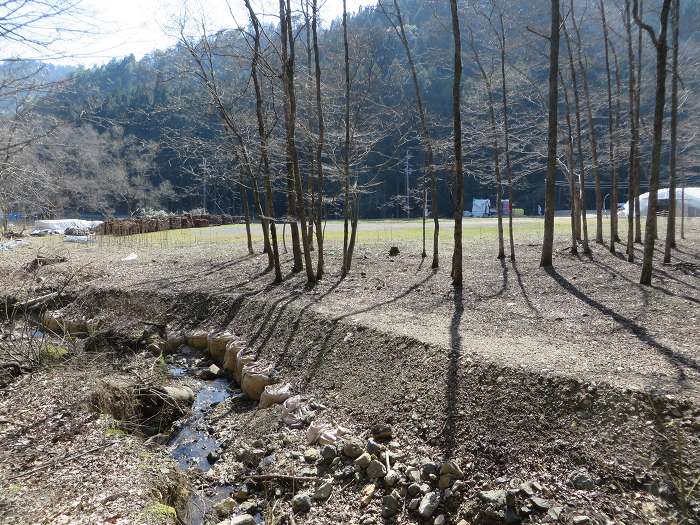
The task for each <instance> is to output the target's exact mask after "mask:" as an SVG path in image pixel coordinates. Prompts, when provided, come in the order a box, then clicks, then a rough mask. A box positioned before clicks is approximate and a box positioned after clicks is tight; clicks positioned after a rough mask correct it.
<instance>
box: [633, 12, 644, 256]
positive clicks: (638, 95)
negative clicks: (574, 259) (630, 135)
mask: <svg viewBox="0 0 700 525" xmlns="http://www.w3.org/2000/svg"><path fill="white" fill-rule="evenodd" d="M643 11H644V0H640V2H639V17H640V18H642V17H643ZM643 51H644V45H643V42H642V28H641V27H640V28H639V31H638V35H637V84H636V91H635V114H634V115H635V116H634V118H635V121H636V122H635V129H636V130H637V148H636V150H635V151H636V153H637V155H636V156H635V158H634V161H635V163H636V165H637V166H636V168H635V170H634V242H636V243H641V242H642V210H641V207H640V205H639V194H640V193H641V181H642V156H641V146H640V139H639V134H640V130H641V129H642V128H641V115H642V52H643Z"/></svg>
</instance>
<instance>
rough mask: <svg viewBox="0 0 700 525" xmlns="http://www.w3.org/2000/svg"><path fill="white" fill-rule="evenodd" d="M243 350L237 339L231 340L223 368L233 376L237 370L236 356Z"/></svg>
mask: <svg viewBox="0 0 700 525" xmlns="http://www.w3.org/2000/svg"><path fill="white" fill-rule="evenodd" d="M240 351H241V347H240V346H239V345H238V342H237V341H229V343H228V344H227V345H226V351H225V352H224V362H223V369H224V371H226V373H227V374H229V375H231V376H233V375H234V372H235V370H236V356H237V355H238V352H240Z"/></svg>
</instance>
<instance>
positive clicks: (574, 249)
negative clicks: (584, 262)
mask: <svg viewBox="0 0 700 525" xmlns="http://www.w3.org/2000/svg"><path fill="white" fill-rule="evenodd" d="M559 82H560V83H561V90H562V91H563V93H564V107H565V108H566V129H567V135H566V165H567V167H568V168H569V177H568V179H569V193H570V194H571V206H570V207H571V210H570V212H571V250H570V252H571V254H572V255H578V236H577V234H576V213H577V212H576V166H575V163H574V143H573V142H574V139H573V131H572V127H571V104H570V103H569V92H568V90H567V89H566V84H565V83H564V76H563V75H562V74H561V72H560V73H559Z"/></svg>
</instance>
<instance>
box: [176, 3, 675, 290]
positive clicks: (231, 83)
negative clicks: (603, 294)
mask: <svg viewBox="0 0 700 525" xmlns="http://www.w3.org/2000/svg"><path fill="white" fill-rule="evenodd" d="M647 1H648V2H649V1H651V0H647ZM588 3H591V6H590V7H591V9H588V7H589V6H588ZM584 4H585V5H584ZM245 6H246V11H247V14H248V20H247V21H246V22H245V23H244V24H241V23H238V28H237V29H236V30H234V31H220V32H217V33H215V34H209V32H208V30H207V26H206V24H205V22H204V18H203V17H201V18H200V19H198V20H197V24H196V28H195V29H196V30H195V31H192V29H193V27H192V23H191V22H192V19H193V18H192V17H183V19H182V20H181V22H180V41H181V45H182V46H183V47H184V48H185V49H186V50H187V51H188V53H189V56H190V58H191V61H190V62H189V63H184V64H182V68H183V70H186V71H188V72H190V73H192V74H194V75H195V77H196V78H197V79H198V80H199V82H200V83H201V85H202V86H203V88H204V89H205V91H206V93H207V94H208V97H209V102H210V104H211V105H212V106H213V107H214V108H215V109H216V112H217V114H218V115H219V117H220V120H221V123H222V125H223V127H224V129H225V130H226V133H227V134H228V135H229V137H230V147H231V156H232V158H233V159H234V164H235V170H236V172H237V173H238V175H237V182H236V184H237V185H238V187H239V188H240V191H241V192H242V195H243V197H242V200H243V201H246V202H247V200H248V197H247V195H248V192H249V193H250V195H251V196H252V200H253V205H254V213H255V214H256V215H258V216H259V217H260V218H261V227H262V231H263V239H264V241H263V242H264V251H265V252H266V253H267V254H268V263H269V268H270V269H274V270H275V280H276V281H279V280H281V279H282V275H283V272H282V268H281V267H280V248H279V242H278V236H279V234H278V231H279V226H280V225H282V226H283V228H285V229H286V228H287V227H288V229H289V231H290V233H291V244H292V255H293V267H292V270H293V271H294V272H300V271H304V270H305V271H306V276H307V280H308V282H309V283H314V282H315V281H316V280H318V279H320V278H322V276H323V274H324V271H325V261H324V243H323V240H324V221H325V219H326V218H327V216H328V207H329V206H331V207H333V208H334V209H335V210H337V211H338V212H340V213H341V215H342V218H343V224H344V227H343V252H342V253H343V256H342V265H341V268H340V273H341V275H342V276H345V275H346V274H347V273H348V272H349V271H350V270H351V267H352V258H353V253H354V247H355V244H356V240H357V231H358V223H359V201H360V198H361V196H362V195H363V194H365V193H366V192H367V191H368V189H369V188H370V187H371V185H372V182H371V181H370V182H369V183H368V182H367V181H366V180H365V181H364V182H363V183H361V182H360V177H359V176H358V173H359V172H361V170H362V166H363V161H364V160H365V159H366V158H367V157H368V155H370V154H371V153H373V152H374V153H376V151H374V149H373V148H374V146H376V144H377V143H379V142H380V141H381V140H383V139H384V138H385V137H386V136H387V135H388V134H389V133H392V132H396V129H397V128H396V127H394V128H391V129H389V128H388V127H387V125H386V122H388V121H390V120H391V119H390V118H387V117H388V115H394V116H395V115H397V114H399V113H400V112H401V111H403V109H402V108H387V107H386V106H381V103H380V102H378V101H377V100H373V99H372V98H371V96H370V92H371V89H368V88H369V86H371V84H372V82H373V81H374V80H375V79H376V77H377V75H378V68H380V66H379V65H378V63H377V55H378V54H379V51H378V47H377V46H376V43H375V42H373V40H372V39H373V36H372V35H371V34H367V35H363V34H357V33H352V32H350V31H349V17H348V13H347V6H346V5H345V3H344V4H343V6H344V9H343V17H342V21H341V22H340V24H341V29H342V30H341V31H338V32H336V34H337V35H340V37H341V38H342V41H340V42H336V43H335V47H334V48H333V49H332V51H331V52H332V53H335V56H336V59H337V60H336V63H337V64H339V65H340V66H341V67H338V68H336V69H334V70H329V71H323V70H322V67H321V63H322V55H321V52H322V49H321V46H320V44H319V42H320V34H319V27H320V10H319V5H318V2H317V0H300V2H293V1H292V0H279V22H278V23H275V24H269V23H265V22H264V21H262V20H261V19H260V17H259V15H258V14H257V13H256V10H255V8H254V6H253V5H252V3H251V2H250V1H249V0H246V1H245ZM610 6H611V4H608V3H606V2H605V1H604V0H596V1H593V0H591V1H590V2H581V1H575V0H568V1H567V0H553V1H552V2H551V6H550V9H551V17H552V18H551V27H550V30H549V33H548V34H543V32H542V31H539V30H538V29H536V28H530V27H528V28H527V32H523V31H520V33H519V41H518V42H516V43H515V44H512V43H511V40H516V38H515V37H513V25H514V23H513V20H514V19H512V17H511V19H509V16H510V14H509V7H508V5H507V3H505V2H502V1H500V0H483V1H481V2H476V3H472V4H470V5H469V6H466V5H462V4H460V3H459V2H458V1H456V0H451V2H450V14H451V27H452V36H453V43H454V60H453V68H452V74H453V87H452V120H453V123H452V146H451V147H448V146H447V144H448V142H447V136H446V134H445V133H442V132H441V131H440V129H439V126H436V125H435V123H434V122H432V121H431V119H432V116H431V115H430V114H429V112H428V109H427V106H426V103H425V86H424V83H423V82H422V81H421V78H420V72H419V66H418V62H417V60H416V55H415V50H414V49H413V47H412V39H411V37H410V34H409V31H410V30H408V29H407V23H406V19H405V16H404V13H403V11H402V2H401V1H400V0H381V1H379V2H378V5H377V10H378V11H380V12H381V13H382V14H383V15H384V18H385V20H387V21H388V23H389V26H390V28H391V29H392V31H393V34H394V35H395V37H396V39H397V41H398V42H399V43H400V45H401V48H402V50H403V54H404V58H405V70H406V72H407V76H408V77H409V78H410V86H411V88H412V94H413V97H412V98H413V100H414V106H415V107H414V110H415V115H416V121H417V124H416V128H417V133H416V135H417V137H418V140H419V142H420V145H421V148H422V151H423V155H422V157H423V161H424V169H423V176H422V181H423V182H422V187H421V189H420V191H419V192H417V193H418V195H419V198H422V199H423V209H424V210H426V209H428V195H429V194H430V211H431V215H432V219H433V243H432V245H433V246H432V248H433V249H432V264H431V266H432V268H437V267H438V266H439V262H440V257H439V245H440V243H439V241H440V239H439V235H440V225H439V209H438V201H439V192H440V189H439V187H440V182H439V175H438V174H439V173H440V171H441V170H444V169H445V167H446V166H447V165H448V164H449V165H451V166H452V171H453V177H452V180H451V181H449V182H448V185H447V186H448V189H449V191H450V195H451V197H452V202H451V204H452V214H453V217H454V251H453V254H452V272H451V274H452V279H453V282H454V284H455V285H460V284H461V283H462V280H463V271H462V258H463V257H462V217H463V214H464V180H465V179H464V177H465V174H466V170H465V165H464V158H465V146H466V154H468V155H469V158H470V159H471V160H470V163H469V174H470V175H473V176H475V177H479V178H481V179H482V180H484V181H487V183H488V184H492V185H493V187H495V194H496V201H497V206H496V214H497V227H498V241H497V242H498V244H497V248H496V255H497V257H498V258H504V257H505V256H506V248H505V227H504V222H505V221H504V219H505V217H504V212H503V207H502V206H501V202H502V199H503V197H505V196H507V201H508V202H509V203H510V205H511V211H510V212H508V213H507V219H508V221H507V224H508V241H509V257H510V259H511V260H515V257H516V253H515V242H514V233H513V217H512V202H513V188H514V185H515V184H517V181H518V180H520V179H523V178H525V177H526V176H527V175H529V174H532V173H536V172H539V173H542V172H545V190H544V201H545V207H544V237H543V244H542V255H541V261H540V264H541V266H545V267H546V266H551V265H552V263H553V249H554V215H555V207H556V196H557V185H558V182H557V178H558V177H560V176H562V175H563V177H564V178H565V179H566V186H567V187H568V191H569V205H570V209H571V252H572V253H578V250H579V246H581V247H582V250H583V253H584V254H585V255H589V256H590V255H591V253H592V251H591V246H590V237H589V231H588V217H587V210H586V194H587V185H588V184H589V183H590V182H591V179H592V186H593V188H592V191H593V194H594V196H595V233H594V237H593V239H594V241H595V242H596V243H598V244H603V243H604V242H606V238H605V237H606V235H605V232H604V229H603V217H604V209H605V202H606V200H607V197H608V196H605V197H604V195H603V182H602V180H603V177H604V176H606V177H607V180H608V181H609V185H610V186H609V187H610V193H609V197H610V199H609V201H608V202H609V208H608V209H609V210H610V211H611V212H610V228H609V232H608V235H607V237H608V238H607V243H608V246H609V249H610V251H611V252H613V253H615V252H616V246H615V245H616V243H618V242H622V241H621V240H620V238H619V232H618V225H619V222H618V220H617V213H616V211H617V209H618V202H619V200H620V195H621V188H624V187H625V186H626V188H627V196H628V199H629V201H630V204H629V213H628V227H627V239H626V252H627V258H628V260H630V261H633V260H634V258H635V243H640V242H641V240H642V239H641V232H642V228H641V218H640V217H641V210H640V206H639V194H640V189H641V187H642V184H641V182H642V175H643V170H644V168H645V166H647V164H648V186H649V204H648V213H647V219H646V225H645V229H644V231H645V239H644V243H643V244H644V256H643V261H642V262H643V265H642V276H641V282H642V283H644V284H648V283H649V282H650V281H651V269H652V266H651V265H652V261H653V250H654V240H655V239H656V237H657V234H658V232H657V227H656V206H657V194H658V189H659V184H660V180H661V172H662V168H663V167H662V153H663V147H664V143H663V127H664V125H665V122H666V121H665V118H664V117H665V112H664V109H665V104H666V98H667V97H666V92H665V91H666V78H665V77H666V69H667V66H666V62H667V55H668V49H669V44H668V42H667V40H668V36H667V33H668V29H667V26H668V21H669V18H671V25H672V44H671V47H672V49H673V59H672V64H671V65H672V68H671V69H672V73H671V79H672V82H671V83H672V88H671V119H670V123H669V125H670V128H671V141H670V142H671V144H670V148H669V149H670V153H669V158H670V165H669V170H668V172H669V185H670V187H671V192H670V200H671V202H670V205H669V220H668V226H667V232H666V246H665V256H664V258H665V260H666V261H669V260H670V257H671V255H670V254H671V251H670V250H672V249H673V247H674V245H675V229H676V225H675V203H674V202H673V199H674V198H675V189H676V186H677V181H678V177H677V173H676V172H677V152H678V147H679V146H678V126H679V113H678V112H679V100H680V98H681V97H680V96H679V75H678V68H679V47H680V45H681V43H680V41H679V34H678V26H679V24H678V18H679V12H680V0H663V1H662V2H661V4H660V6H659V7H660V9H656V6H655V5H654V6H653V9H652V8H649V9H647V15H646V18H645V15H644V12H643V8H644V6H643V4H642V0H625V1H624V3H623V4H622V5H617V4H615V5H614V6H612V8H611V7H610ZM539 9H541V10H544V8H543V7H539ZM466 10H469V19H470V22H465V21H464V20H463V18H464V14H465V12H466ZM543 12H544V11H543ZM657 12H658V14H659V24H658V26H659V27H658V29H655V28H654V27H653V25H652V24H650V23H648V22H647V21H646V20H647V18H648V17H649V16H650V15H649V13H657ZM300 13H301V15H300ZM436 16H438V15H437V12H436ZM593 16H597V17H598V18H597V19H598V21H599V26H598V27H599V34H600V36H601V38H602V41H603V46H602V47H603V57H604V62H602V66H601V64H599V63H596V61H595V60H594V58H593V57H592V56H591V47H590V45H587V44H586V40H587V39H589V38H590V37H591V34H590V33H591V27H592V26H593V24H592V23H591V18H592V17H593ZM472 21H474V25H472ZM584 22H587V23H586V24H584ZM463 29H466V35H467V42H468V48H469V51H470V53H465V52H464V51H463V49H462V40H463ZM528 32H529V34H530V36H531V40H529V41H528V40H523V34H526V33H528ZM645 36H646V38H645ZM543 38H544V40H545V41H546V42H548V49H547V50H543V52H542V56H543V57H546V58H547V60H548V62H549V65H548V66H547V69H546V70H547V71H548V90H547V91H546V92H544V91H543V90H541V89H538V88H539V87H540V85H541V81H540V80H538V75H537V72H536V71H535V72H534V73H533V72H532V71H530V70H528V69H527V65H526V66H525V67H524V66H523V64H522V63H523V56H524V51H523V49H524V48H527V47H528V46H533V45H536V44H533V42H536V41H537V39H539V40H540V41H541V40H542V39H543ZM533 39H534V40H533ZM562 47H563V50H561V49H560V48H562ZM646 47H651V48H652V49H654V50H655V51H656V52H655V58H656V75H655V77H654V80H655V86H654V90H653V93H654V97H653V98H654V100H653V102H654V104H653V105H654V108H655V109H654V112H653V114H654V118H653V124H652V125H651V126H648V125H647V123H645V122H644V120H643V114H644V110H643V105H644V104H645V103H646V100H647V99H646V98H645V97H646V96H647V95H648V94H649V93H651V92H652V90H651V87H650V84H649V82H647V83H643V82H642V73H643V72H644V71H645V69H644V68H643V65H644V55H643V50H644V49H645V48H646ZM623 48H626V53H622V49H623ZM494 50H495V52H494ZM304 52H305V53H304ZM509 54H513V55H514V56H513V58H512V59H511V58H510V57H509ZM304 55H306V67H303V66H302V65H300V64H301V63H302V61H303V58H302V59H300V57H303V56H304ZM468 57H469V58H471V60H469V58H468ZM562 57H563V60H562V59H561V58H562ZM465 59H466V60H468V61H469V65H470V66H471V67H472V68H473V70H475V71H476V73H477V77H476V78H478V79H479V80H474V79H473V78H472V79H470V84H469V88H470V89H469V91H467V92H466V93H465V89H464V85H463V84H464V82H463V77H464V74H463V63H464V61H465ZM596 64H597V65H598V66H600V68H599V71H600V70H602V71H603V72H604V76H603V79H604V80H603V81H602V82H601V81H600V79H599V78H598V77H599V75H597V74H592V70H593V69H594V66H595V65H596ZM529 67H530V68H531V69H535V70H536V69H537V68H538V67H540V68H541V69H542V70H544V69H545V63H544V61H542V63H541V64H538V63H537V62H536V61H535V63H534V64H529ZM221 71H225V72H226V74H225V75H222V74H221ZM380 73H381V72H380ZM237 75H238V76H237ZM324 75H325V78H324ZM625 76H626V77H627V78H626V81H625ZM646 76H647V75H645V79H646ZM592 79H593V80H592ZM251 84H252V89H249V86H250V85H251ZM625 87H626V90H627V99H626V100H625V96H624V91H625ZM473 88H475V89H473ZM250 92H252V93H254V99H253V100H251V99H250V97H249V96H248V93H250ZM512 93H515V95H514V96H512ZM523 100H525V102H527V103H523ZM625 102H626V103H627V108H626V109H625V108H624V105H625ZM465 104H466V105H465ZM380 106H381V107H380ZM479 107H485V108H486V112H485V114H486V117H485V118H484V117H483V112H482V114H481V115H480V114H479V110H478V108H479ZM532 108H536V109H532ZM404 109H405V108H404ZM392 112H393V113H392ZM249 114H250V115H251V118H250V119H248V115H249ZM253 114H254V118H252V115H253ZM465 114H466V115H469V119H468V120H467V122H466V126H465V122H464V116H465ZM545 117H546V118H545ZM397 120H401V119H397ZM329 122H330V126H329ZM403 122H405V120H404V121H403ZM545 122H546V123H547V124H546V130H547V131H546V133H544V132H543V131H544V128H545V126H544V123H545ZM600 122H605V126H601V124H600ZM279 130H282V132H281V133H280V132H279ZM329 130H330V134H329ZM544 137H546V140H544ZM625 137H628V140H629V147H628V148H625V146H624V144H623V142H624V140H625ZM560 144H562V145H563V147H562V148H559V145H560ZM436 151H440V152H441V153H443V155H442V156H441V159H440V160H438V158H437V154H436ZM445 151H448V154H447V155H444V152H445ZM484 151H488V152H489V155H488V157H486V156H484V155H483V152H484ZM473 159H476V160H473ZM606 172H607V173H606ZM280 180H281V181H283V184H279V181H280ZM329 184H330V185H331V186H333V187H334V188H335V190H334V191H335V193H333V191H331V192H329V191H328V188H329V187H330V186H329ZM280 194H281V195H283V196H284V204H285V208H286V211H285V212H280V211H279V210H277V209H276V206H275V203H276V202H277V203H279V198H278V195H280ZM251 215H252V213H249V211H246V221H247V222H248V224H249V219H250V216H251ZM424 224H425V221H424ZM248 231H250V226H249V227H248ZM248 246H249V249H250V250H251V251H252V241H251V239H250V234H249V240H248ZM314 250H315V251H316V258H315V260H314V259H313V258H312V253H313V252H314ZM423 256H424V257H427V253H426V249H425V226H424V242H423Z"/></svg>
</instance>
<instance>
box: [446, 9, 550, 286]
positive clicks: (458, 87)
mask: <svg viewBox="0 0 700 525" xmlns="http://www.w3.org/2000/svg"><path fill="white" fill-rule="evenodd" d="M557 1H558V0H557ZM450 11H451V13H452V38H453V39H454V78H453V83H452V121H453V131H452V135H453V137H452V138H453V142H454V152H455V167H454V170H455V172H454V188H453V190H452V191H453V192H454V193H453V196H452V201H453V202H452V208H453V214H454V220H455V231H454V251H453V253H452V284H453V285H454V286H455V287H461V286H462V280H463V276H462V216H463V215H464V169H463V167H462V108H461V100H462V34H461V31H460V29H459V12H458V11H457V0H450Z"/></svg>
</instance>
